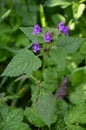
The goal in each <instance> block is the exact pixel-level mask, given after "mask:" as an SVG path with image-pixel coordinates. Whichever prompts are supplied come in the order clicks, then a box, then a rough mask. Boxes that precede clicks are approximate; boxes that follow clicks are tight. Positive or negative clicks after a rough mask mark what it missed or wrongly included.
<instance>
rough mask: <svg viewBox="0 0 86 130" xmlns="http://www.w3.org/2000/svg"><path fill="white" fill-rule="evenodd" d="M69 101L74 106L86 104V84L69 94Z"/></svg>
mask: <svg viewBox="0 0 86 130" xmlns="http://www.w3.org/2000/svg"><path fill="white" fill-rule="evenodd" d="M69 100H70V102H71V103H72V104H75V105H78V104H82V103H85V102H86V84H84V83H82V84H81V85H79V86H77V87H76V88H75V91H74V92H71V93H70V94H69ZM82 105H83V104H82Z"/></svg>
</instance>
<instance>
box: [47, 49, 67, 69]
mask: <svg viewBox="0 0 86 130" xmlns="http://www.w3.org/2000/svg"><path fill="white" fill-rule="evenodd" d="M49 60H50V62H51V64H52V65H53V64H55V65H58V68H59V69H61V70H63V69H64V68H65V67H66V50H65V49H64V48H62V47H58V48H52V49H51V52H50V57H49Z"/></svg>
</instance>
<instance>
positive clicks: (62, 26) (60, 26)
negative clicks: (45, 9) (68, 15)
mask: <svg viewBox="0 0 86 130" xmlns="http://www.w3.org/2000/svg"><path fill="white" fill-rule="evenodd" d="M64 24H65V22H60V23H59V25H58V27H57V28H58V29H59V30H61V31H62V30H63V28H64Z"/></svg>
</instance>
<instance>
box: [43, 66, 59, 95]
mask: <svg viewBox="0 0 86 130" xmlns="http://www.w3.org/2000/svg"><path fill="white" fill-rule="evenodd" d="M41 85H42V88H43V90H44V91H45V92H51V93H52V92H55V91H56V90H57V88H58V72H57V68H56V67H54V68H47V69H45V70H44V71H43V82H42V83H41Z"/></svg>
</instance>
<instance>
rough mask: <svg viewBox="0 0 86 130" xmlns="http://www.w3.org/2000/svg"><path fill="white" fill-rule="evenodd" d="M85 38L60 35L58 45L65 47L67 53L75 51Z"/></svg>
mask: <svg viewBox="0 0 86 130" xmlns="http://www.w3.org/2000/svg"><path fill="white" fill-rule="evenodd" d="M84 40H85V39H84V38H75V37H67V36H60V37H59V38H58V41H57V43H56V45H57V46H58V47H59V46H60V47H63V48H65V50H66V52H67V53H74V52H75V51H77V49H78V48H79V47H80V45H81V43H82V42H83V41H84Z"/></svg>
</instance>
